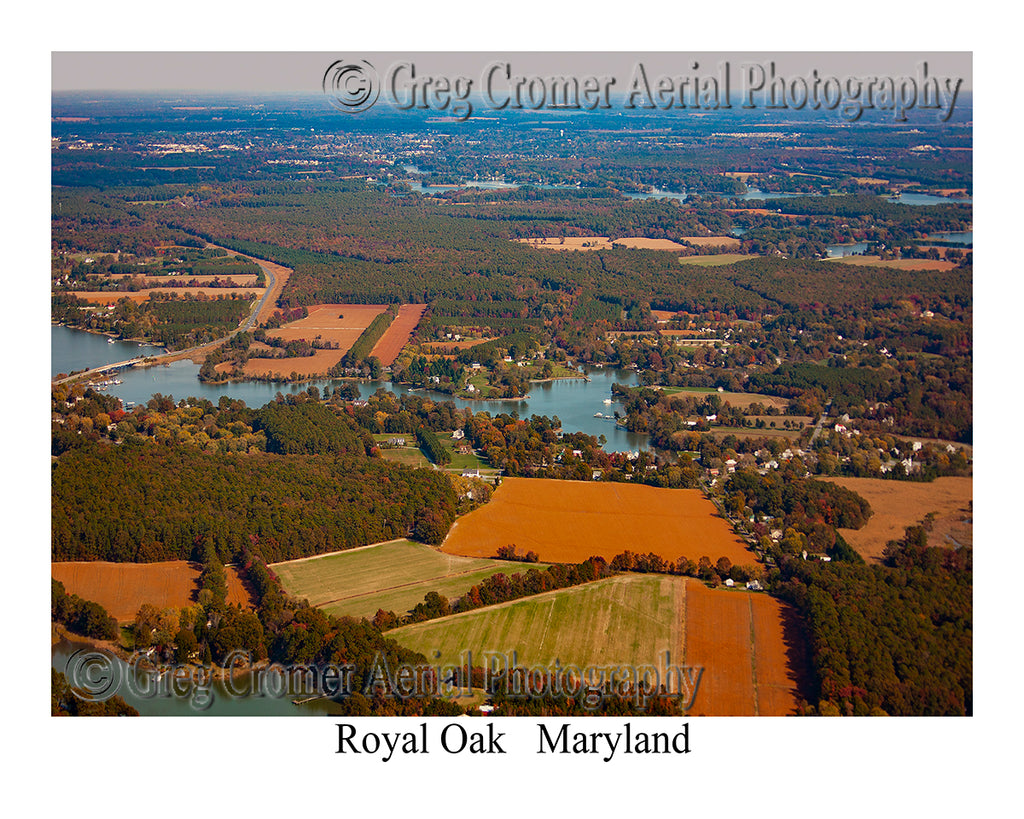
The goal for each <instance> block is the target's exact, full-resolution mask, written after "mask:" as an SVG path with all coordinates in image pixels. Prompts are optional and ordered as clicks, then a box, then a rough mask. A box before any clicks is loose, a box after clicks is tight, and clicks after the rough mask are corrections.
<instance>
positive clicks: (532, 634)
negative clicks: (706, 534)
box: [387, 574, 699, 696]
mask: <svg viewBox="0 0 1024 819" xmlns="http://www.w3.org/2000/svg"><path fill="white" fill-rule="evenodd" d="M686 588H687V586H686V585H685V584H684V579H683V578H681V577H670V576H667V575H636V574H633V575H629V574H627V575H620V576H617V577H610V578H607V579H605V580H598V581H596V582H593V583H587V584H584V585H582V586H573V587H571V588H568V589H559V590H558V591H552V592H544V593H543V594H538V595H534V596H532V597H527V598H523V599H520V600H513V601H511V602H508V603H499V604H498V605H495V606H488V607H487V608H484V609H477V610H475V611H470V612H466V613H465V614H456V615H452V616H450V617H443V618H441V619H438V620H432V621H429V622H426V623H417V624H416V625H412V626H403V627H402V628H398V629H394V630H392V631H389V632H388V633H387V636H388V637H389V638H392V639H394V640H397V641H398V642H399V643H400V644H401V645H403V646H406V647H408V648H411V649H413V650H415V651H420V652H423V653H424V654H425V655H426V656H427V657H430V658H431V663H434V662H437V663H439V664H447V663H458V662H460V660H462V659H463V657H464V656H465V653H466V652H467V651H470V652H472V654H473V663H474V665H483V664H484V663H485V662H486V661H487V659H486V657H485V654H486V653H488V652H494V653H498V654H504V655H505V656H507V657H508V660H509V663H510V664H511V662H512V653H513V652H515V654H516V660H517V664H518V665H520V666H529V667H534V666H537V665H541V666H545V667H547V668H552V667H553V666H554V663H555V661H556V660H558V661H559V662H560V663H561V665H562V666H565V665H569V664H575V665H577V666H607V665H627V664H628V665H648V664H649V665H654V666H655V667H659V664H661V665H663V664H664V657H665V652H666V651H669V652H670V656H671V658H672V661H673V663H675V662H678V658H679V657H680V656H681V655H682V628H681V626H682V617H683V612H684V610H685V590H686ZM581 623H586V624H587V626H586V628H581V627H580V624H581ZM438 652H440V654H438ZM698 696H699V693H698Z"/></svg>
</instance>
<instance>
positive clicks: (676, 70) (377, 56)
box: [51, 51, 973, 92]
mask: <svg viewBox="0 0 1024 819" xmlns="http://www.w3.org/2000/svg"><path fill="white" fill-rule="evenodd" d="M339 59H344V60H346V61H347V60H349V59H353V60H356V59H364V60H367V61H369V62H370V63H371V64H372V65H373V66H374V67H375V68H376V69H377V71H378V73H380V74H383V73H384V72H385V71H386V70H387V68H388V67H389V66H391V65H393V64H395V63H397V62H412V63H414V65H415V66H416V70H417V72H418V73H419V74H420V75H424V74H434V75H440V76H448V77H454V76H456V75H460V74H461V75H463V76H466V77H470V78H472V79H474V80H476V79H477V78H479V77H480V75H481V72H482V71H483V70H484V68H485V67H486V66H487V65H488V64H489V63H491V62H492V61H495V60H501V61H507V62H508V63H509V64H510V65H511V68H512V71H513V72H514V73H515V74H523V75H544V74H552V73H553V74H562V75H565V74H573V75H577V76H579V75H590V74H593V75H596V76H601V75H610V76H614V77H616V78H617V79H618V81H619V83H623V82H627V81H628V80H629V78H630V76H631V75H632V72H633V70H634V67H635V66H636V64H637V63H638V62H642V63H643V65H644V68H645V70H646V71H647V73H648V74H649V75H650V76H652V77H653V76H654V75H655V74H659V73H664V74H669V75H673V76H674V75H680V74H683V75H689V74H691V73H697V74H701V75H708V74H713V73H715V72H716V71H717V70H718V67H719V65H720V63H722V62H723V61H727V62H728V63H729V64H730V69H731V74H732V75H733V76H734V77H736V78H738V77H739V76H740V73H741V65H742V64H744V63H757V64H759V65H762V66H763V67H764V68H765V70H766V71H768V70H769V64H770V63H772V62H774V63H775V68H776V73H777V76H783V77H795V76H804V77H809V76H810V74H811V72H812V70H815V69H816V70H817V71H818V73H819V75H833V76H836V77H839V78H840V79H842V78H843V77H871V76H880V77H882V76H891V77H894V78H898V77H902V76H915V75H916V74H917V73H918V66H919V65H920V64H921V63H922V62H927V63H928V70H929V73H930V74H931V75H936V76H945V77H954V78H961V79H963V86H962V88H963V90H968V89H971V88H972V86H973V83H972V79H971V77H972V55H971V53H970V52H932V53H928V52H824V53H812V52H785V51H779V52H772V51H763V52H731V53H730V52H713V53H708V52H703V53H702V52H692V51H680V52H676V53H667V52H643V51H619V52H590V53H588V52H516V51H500V52H495V51H491V52H412V51H410V52H372V51H369V52H360V51H347V52H67V51H64V52H61V51H55V52H53V53H52V81H51V89H52V90H53V91H70V90H193V91H310V92H314V91H319V90H320V83H321V81H322V79H323V76H324V72H325V70H326V68H327V66H329V65H330V64H331V63H332V62H334V61H335V60H339ZM694 62H696V63H698V65H699V68H698V70H697V71H696V72H694V71H693V68H692V67H693V63H694Z"/></svg>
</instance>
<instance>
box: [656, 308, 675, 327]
mask: <svg viewBox="0 0 1024 819" xmlns="http://www.w3.org/2000/svg"><path fill="white" fill-rule="evenodd" d="M651 315H652V316H653V317H654V320H655V321H656V322H658V324H665V323H666V322H669V321H672V319H674V318H675V317H676V316H678V315H679V311H677V310H651Z"/></svg>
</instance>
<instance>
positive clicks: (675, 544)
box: [441, 478, 755, 565]
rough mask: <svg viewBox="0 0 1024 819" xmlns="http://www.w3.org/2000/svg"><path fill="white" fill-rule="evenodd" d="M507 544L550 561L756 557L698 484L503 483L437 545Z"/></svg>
mask: <svg viewBox="0 0 1024 819" xmlns="http://www.w3.org/2000/svg"><path fill="white" fill-rule="evenodd" d="M510 543H512V544H515V545H516V546H517V547H518V548H519V551H520V552H527V551H534V552H536V553H537V554H538V555H540V559H541V560H547V561H550V562H553V563H579V562H581V561H583V560H586V559H587V558H588V557H591V556H594V555H599V556H601V557H603V558H604V559H605V560H611V559H612V558H613V557H615V555H617V554H620V553H622V552H624V551H626V550H629V551H632V552H634V553H637V554H647V553H648V552H653V553H654V554H657V555H660V556H661V557H663V558H664V559H665V560H668V561H672V562H675V561H676V560H678V559H679V558H680V557H682V556H685V557H687V558H689V559H690V560H692V561H694V562H697V561H698V560H700V558H701V557H702V556H707V557H709V558H710V559H711V561H712V563H714V562H715V561H717V560H718V558H720V557H723V556H724V557H728V558H729V560H730V561H732V562H733V563H734V564H741V565H742V564H752V563H754V562H755V558H754V555H753V554H752V553H751V552H749V551H747V549H746V546H745V544H744V543H743V541H741V540H740V539H739V538H738V537H737V536H736V535H735V534H734V533H733V531H732V529H731V528H730V526H729V524H728V523H727V522H726V521H725V520H724V519H723V518H721V517H719V516H718V515H717V512H716V510H715V507H714V505H713V504H712V503H711V501H709V500H708V499H707V498H705V497H704V496H703V495H702V494H701V493H700V491H699V490H697V489H661V488H657V487H652V486H641V485H634V484H627V483H591V482H586V481H559V480H550V479H539V478H538V479H535V478H506V479H505V480H503V481H502V483H501V486H499V487H498V488H497V489H496V490H495V492H494V495H493V496H492V498H491V500H490V502H489V503H488V504H487V505H485V506H482V507H481V508H479V509H476V510H474V511H473V512H470V513H469V514H468V515H466V516H465V517H462V518H460V519H459V520H457V521H456V522H455V524H454V526H452V529H451V531H449V533H448V537H447V538H446V539H445V541H444V544H443V545H442V547H441V549H442V551H444V552H447V553H449V554H456V555H463V556H467V557H487V556H490V555H494V554H496V553H497V550H498V549H499V548H500V547H502V546H506V545H508V544H510Z"/></svg>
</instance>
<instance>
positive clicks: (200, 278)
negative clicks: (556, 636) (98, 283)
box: [103, 273, 263, 290]
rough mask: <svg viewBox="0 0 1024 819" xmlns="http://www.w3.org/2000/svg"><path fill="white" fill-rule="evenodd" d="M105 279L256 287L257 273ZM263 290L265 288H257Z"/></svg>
mask: <svg viewBox="0 0 1024 819" xmlns="http://www.w3.org/2000/svg"><path fill="white" fill-rule="evenodd" d="M103 278H104V279H140V280H141V281H142V282H143V283H144V284H145V285H146V286H148V287H174V288H177V287H183V286H186V285H187V283H188V282H199V284H201V285H202V284H209V283H210V282H214V281H222V282H231V284H233V285H235V286H236V287H256V276H255V275H251V276H250V275H235V276H232V275H226V276H215V275H212V274H199V275H195V276H192V275H185V276H147V275H146V274H145V273H108V274H107V275H106V276H104V277H103ZM257 289H259V290H262V289H263V288H262V287H260V288H257Z"/></svg>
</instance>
